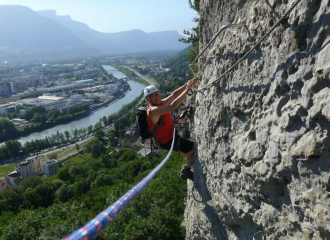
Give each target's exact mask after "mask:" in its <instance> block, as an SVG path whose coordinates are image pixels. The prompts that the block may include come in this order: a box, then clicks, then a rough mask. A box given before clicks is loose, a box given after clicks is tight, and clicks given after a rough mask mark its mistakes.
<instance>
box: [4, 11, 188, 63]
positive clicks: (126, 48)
mask: <svg viewBox="0 0 330 240" xmlns="http://www.w3.org/2000/svg"><path fill="white" fill-rule="evenodd" d="M0 33H1V38H0V61H5V60H14V59H40V58H60V57H77V56H87V55H88V56H91V55H100V54H122V53H136V52H148V51H167V50H183V49H184V48H185V47H186V45H185V44H183V43H181V42H178V39H179V38H182V37H183V36H181V35H179V34H178V33H177V32H176V31H164V32H154V33H146V32H144V31H142V30H138V29H135V30H130V31H123V32H118V33H102V32H98V31H95V30H93V29H91V28H90V27H89V26H88V25H86V24H84V23H81V22H78V21H75V20H73V19H71V17H70V16H58V15H56V12H55V11H54V10H45V11H38V12H35V11H33V10H31V9H30V8H28V7H24V6H18V5H15V6H8V5H0Z"/></svg>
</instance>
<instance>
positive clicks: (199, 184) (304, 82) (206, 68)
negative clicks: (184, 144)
mask: <svg viewBox="0 0 330 240" xmlns="http://www.w3.org/2000/svg"><path fill="white" fill-rule="evenodd" d="M292 2H293V1H283V0H265V1H249V0H247V1H244V0H243V1H232V0H202V1H201V5H200V49H203V47H204V46H205V45H206V44H207V43H208V42H209V41H210V40H211V38H212V36H213V35H214V34H215V33H216V32H217V31H218V30H219V29H220V28H221V27H222V26H223V25H226V24H229V23H237V22H239V21H240V22H245V23H246V26H247V27H248V29H249V32H250V35H251V37H250V38H249V35H248V32H247V30H246V29H243V28H229V29H226V30H225V31H224V33H222V34H221V35H220V36H219V37H218V38H217V39H216V40H215V42H214V43H213V44H211V46H210V48H209V49H208V50H207V51H206V52H205V53H204V54H203V55H202V57H201V58H200V59H199V61H198V63H199V74H200V78H201V80H200V81H199V83H198V84H197V87H196V89H201V88H202V87H203V86H206V85H207V84H209V83H211V82H212V81H214V80H216V79H217V78H218V77H219V76H220V75H221V73H223V72H225V71H226V70H227V69H229V68H230V67H231V66H232V65H233V64H234V63H235V62H236V61H237V60H238V59H240V58H241V57H242V56H243V55H244V54H245V53H246V52H247V51H248V50H249V49H251V48H252V46H253V45H254V44H255V43H256V42H257V41H258V40H259V39H260V38H261V37H262V36H263V35H264V34H265V33H266V32H267V31H268V30H269V29H270V28H271V27H272V26H273V25H274V24H275V23H276V22H277V21H278V20H279V18H280V17H281V15H283V14H284V13H285V12H286V11H287V10H288V9H289V8H290V6H291V4H292ZM195 108H196V109H195V114H194V118H193V119H192V121H191V130H192V136H193V138H194V140H195V141H196V151H195V157H196V163H195V169H194V171H195V178H194V183H192V182H190V181H188V184H189V185H188V191H189V192H188V198H187V205H186V206H187V207H186V212H185V226H186V231H187V237H186V239H210V240H211V239H251V240H252V239H256V240H257V239H314V240H316V239H330V173H329V167H330V156H329V155H330V138H329V136H330V132H329V131H330V1H328V0H301V2H300V3H299V4H298V5H297V7H296V8H294V9H293V11H292V12H291V13H290V15H289V17H288V18H287V19H285V21H284V22H283V23H282V24H280V25H279V26H278V27H277V28H276V29H275V30H274V31H273V32H272V33H271V34H270V36H269V37H267V38H266V39H265V41H263V42H262V43H261V44H260V45H259V46H258V47H257V48H256V49H255V50H254V51H253V52H252V53H251V54H250V55H249V56H248V57H247V58H246V59H245V60H244V61H243V62H241V63H240V64H239V65H238V66H237V67H236V68H235V69H234V70H233V71H232V72H231V73H230V74H228V75H226V76H225V77H224V78H222V79H220V80H219V81H217V82H216V83H215V84H214V85H212V86H211V87H209V88H208V89H206V90H204V91H203V94H202V93H197V94H196V96H195Z"/></svg>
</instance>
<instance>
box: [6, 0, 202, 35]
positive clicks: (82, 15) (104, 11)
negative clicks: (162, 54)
mask: <svg viewBox="0 0 330 240" xmlns="http://www.w3.org/2000/svg"><path fill="white" fill-rule="evenodd" d="M0 5H21V6H26V7H29V8H31V9H32V10H33V11H42V10H55V11H56V14H57V15H60V16H65V15H69V16H70V17H71V18H72V19H73V20H75V21H78V22H82V23H85V24H87V25H88V26H89V27H90V28H92V29H94V30H96V31H99V32H104V33H110V32H111V33H115V32H122V31H129V30H133V29H140V30H142V31H144V32H147V33H150V32H160V31H171V30H175V31H177V32H178V33H179V34H180V35H183V30H184V29H187V30H188V29H191V28H192V27H194V26H195V25H196V24H195V23H194V22H193V21H192V19H193V18H194V17H196V16H197V13H196V12H195V11H194V10H192V9H191V8H189V4H188V0H186V1H177V0H167V1H159V0H153V1H151V0H140V1H133V0H131V1H125V2H124V1H114V0H96V1H95V0H94V1H92V0H84V1H81V0H67V1H64V0H42V1H39V0H29V1H28V2H26V1H23V0H1V2H0Z"/></svg>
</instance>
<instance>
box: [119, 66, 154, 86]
mask: <svg viewBox="0 0 330 240" xmlns="http://www.w3.org/2000/svg"><path fill="white" fill-rule="evenodd" d="M122 66H123V67H124V68H127V69H129V70H130V71H132V72H134V73H135V74H136V75H137V76H138V77H140V78H142V79H143V80H146V81H147V82H148V83H150V84H151V85H156V84H157V83H156V82H155V81H153V80H151V79H150V78H147V77H146V76H144V75H142V74H141V73H139V72H138V71H135V70H134V69H132V68H130V67H127V66H124V65H122Z"/></svg>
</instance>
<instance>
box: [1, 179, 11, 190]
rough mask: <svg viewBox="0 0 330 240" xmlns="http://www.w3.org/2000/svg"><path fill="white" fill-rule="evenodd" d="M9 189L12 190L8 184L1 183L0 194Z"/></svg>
mask: <svg viewBox="0 0 330 240" xmlns="http://www.w3.org/2000/svg"><path fill="white" fill-rule="evenodd" d="M8 188H11V186H10V185H9V184H8V183H6V182H2V181H0V192H4V191H5V190H7V189H8Z"/></svg>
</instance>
